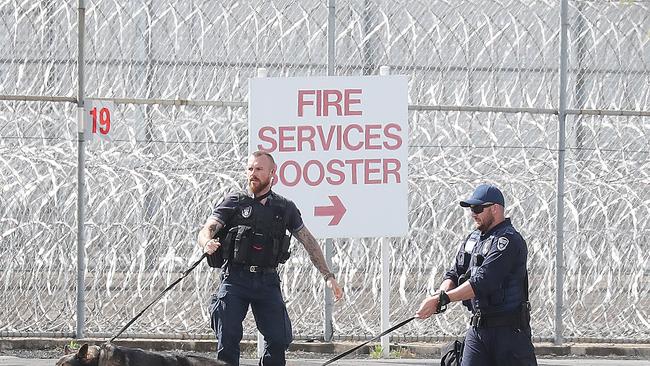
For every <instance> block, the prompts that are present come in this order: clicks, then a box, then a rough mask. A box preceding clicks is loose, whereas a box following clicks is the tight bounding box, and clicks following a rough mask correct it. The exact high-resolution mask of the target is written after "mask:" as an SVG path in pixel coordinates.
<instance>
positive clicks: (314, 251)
mask: <svg viewBox="0 0 650 366" xmlns="http://www.w3.org/2000/svg"><path fill="white" fill-rule="evenodd" d="M296 238H297V239H298V241H299V242H300V243H302V245H303V246H304V247H305V249H306V250H307V253H309V259H311V262H312V263H313V264H314V266H315V267H316V269H318V271H319V272H320V273H321V274H322V275H323V278H324V279H325V281H327V286H328V287H329V288H331V289H332V292H333V294H334V298H335V299H336V300H339V299H340V298H341V297H343V289H341V287H340V286H339V284H338V282H336V279H335V278H334V275H333V274H332V272H330V269H329V268H328V267H327V263H326V262H325V257H324V256H323V251H322V250H321V249H320V246H319V245H318V242H317V241H316V238H314V236H313V235H312V234H311V233H310V232H309V230H308V229H307V227H306V226H303V227H302V229H300V230H298V232H296Z"/></svg>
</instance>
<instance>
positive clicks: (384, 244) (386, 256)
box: [379, 66, 390, 358]
mask: <svg viewBox="0 0 650 366" xmlns="http://www.w3.org/2000/svg"><path fill="white" fill-rule="evenodd" d="M379 75H381V76H387V75H390V67H388V66H381V67H379ZM379 240H380V242H381V331H382V332H383V331H385V330H386V329H388V328H390V246H389V242H388V238H381V239H379ZM381 355H382V357H384V358H388V356H390V335H388V334H386V335H385V336H383V337H381Z"/></svg>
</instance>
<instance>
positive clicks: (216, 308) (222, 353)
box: [198, 151, 343, 366]
mask: <svg viewBox="0 0 650 366" xmlns="http://www.w3.org/2000/svg"><path fill="white" fill-rule="evenodd" d="M275 168H276V165H275V161H274V160H273V157H272V156H271V155H270V154H268V153H266V152H262V151H257V152H255V153H253V154H251V155H250V156H249V158H248V165H247V173H246V175H247V180H248V187H249V192H247V193H235V194H230V195H228V196H227V197H226V198H225V199H224V200H223V201H222V202H220V203H219V204H217V205H216V206H215V207H214V210H213V212H212V215H210V217H208V219H207V221H206V222H205V225H204V226H203V228H202V229H201V231H200V232H199V238H198V244H199V246H200V247H201V248H202V249H203V250H204V251H205V253H207V254H209V256H208V263H209V264H210V265H211V266H213V267H221V268H222V271H221V284H220V286H219V289H218V290H217V293H216V294H214V295H212V301H211V305H210V313H211V327H212V329H213V330H214V331H215V333H216V337H217V358H218V359H219V360H223V361H225V362H227V363H228V364H229V365H231V366H237V365H239V355H240V349H239V342H240V341H241V339H242V335H243V328H242V322H243V320H244V318H245V317H246V313H247V312H248V307H249V305H250V307H251V309H252V311H253V315H254V316H255V323H256V325H257V329H258V330H259V331H260V333H262V335H263V336H264V341H265V347H264V355H263V356H262V358H261V359H260V360H259V364H260V365H274V366H280V365H285V364H286V361H285V351H286V350H287V348H288V347H289V344H290V343H291V341H292V331H291V322H290V320H289V316H288V315H287V309H286V307H285V305H284V300H283V299H282V293H281V292H280V278H279V276H278V273H277V266H278V264H280V263H284V262H285V261H286V260H287V259H288V258H289V254H290V253H289V242H290V238H291V236H289V235H287V234H286V232H287V231H289V232H290V233H291V235H295V237H296V239H298V241H300V243H302V245H303V246H304V247H305V249H306V250H307V252H308V253H309V258H310V259H311V261H312V263H313V264H314V266H315V267H316V268H317V269H318V270H319V271H320V273H321V274H322V276H323V279H324V280H325V282H326V284H327V286H328V287H329V288H330V289H332V292H333V294H334V298H335V300H339V299H340V298H341V297H342V296H343V290H342V289H341V287H340V286H339V285H338V283H337V282H336V279H335V278H334V274H333V273H332V272H330V270H329V268H328V267H327V264H326V262H325V258H324V257H323V252H322V251H321V249H320V247H319V245H318V242H317V241H316V239H315V238H314V236H313V235H312V234H311V233H310V232H309V230H307V227H305V225H304V224H303V222H302V218H301V216H300V212H299V211H298V209H297V208H296V205H295V204H294V203H293V202H291V201H290V200H288V199H286V198H284V197H282V196H280V195H279V194H277V193H275V192H273V191H271V186H272V182H273V174H274V173H275Z"/></svg>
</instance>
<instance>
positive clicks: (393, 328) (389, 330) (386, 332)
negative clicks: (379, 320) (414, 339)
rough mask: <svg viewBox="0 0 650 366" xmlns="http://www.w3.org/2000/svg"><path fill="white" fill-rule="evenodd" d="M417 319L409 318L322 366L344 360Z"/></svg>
mask: <svg viewBox="0 0 650 366" xmlns="http://www.w3.org/2000/svg"><path fill="white" fill-rule="evenodd" d="M415 318H416V317H411V318H408V319H406V320H404V321H403V322H401V323H399V324H397V325H394V326H392V327H390V328H388V329H386V330H385V331H383V332H382V333H381V334H379V335H378V336H375V337H374V338H372V339H371V340H369V341H366V342H363V343H361V344H360V345H358V346H356V347H354V348H352V349H349V350H347V351H345V352H343V353H341V354H340V355H338V356H336V357H334V358H331V359H329V360H327V362H325V363H324V364H322V365H321V366H325V365H329V364H331V363H332V362H334V361H337V360H340V359H342V358H343V357H345V356H347V355H349V354H350V353H352V352H354V351H356V350H358V349H359V348H361V347H363V346H365V345H366V344H368V343H370V342H372V341H374V340H377V339H379V338H381V337H383V336H385V335H386V334H388V333H390V332H392V331H394V330H395V329H397V328H400V327H402V326H404V325H405V324H406V323H408V322H410V321H411V320H413V319H415Z"/></svg>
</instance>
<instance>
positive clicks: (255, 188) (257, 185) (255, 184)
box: [248, 178, 271, 196]
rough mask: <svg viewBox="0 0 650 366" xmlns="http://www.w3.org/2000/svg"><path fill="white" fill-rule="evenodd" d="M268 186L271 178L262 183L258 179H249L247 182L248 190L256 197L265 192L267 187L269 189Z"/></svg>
mask: <svg viewBox="0 0 650 366" xmlns="http://www.w3.org/2000/svg"><path fill="white" fill-rule="evenodd" d="M270 186H271V178H268V179H266V180H264V181H263V180H259V179H250V180H249V181H248V188H249V189H250V190H251V192H252V193H253V194H254V195H256V196H257V195H258V194H259V193H261V192H264V190H266V188H267V187H269V188H270Z"/></svg>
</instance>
